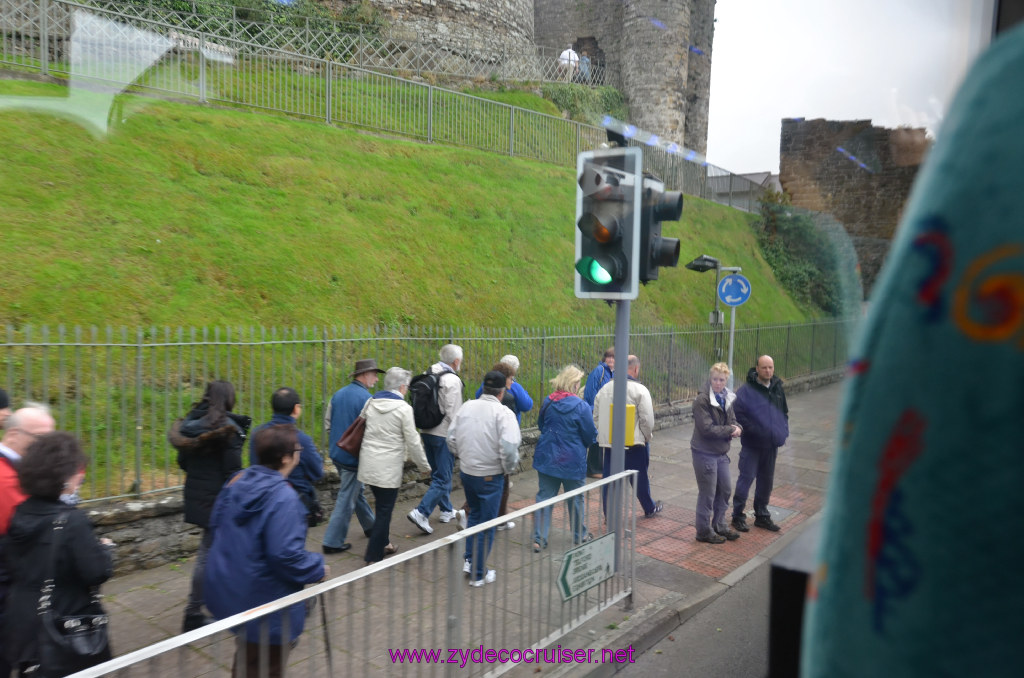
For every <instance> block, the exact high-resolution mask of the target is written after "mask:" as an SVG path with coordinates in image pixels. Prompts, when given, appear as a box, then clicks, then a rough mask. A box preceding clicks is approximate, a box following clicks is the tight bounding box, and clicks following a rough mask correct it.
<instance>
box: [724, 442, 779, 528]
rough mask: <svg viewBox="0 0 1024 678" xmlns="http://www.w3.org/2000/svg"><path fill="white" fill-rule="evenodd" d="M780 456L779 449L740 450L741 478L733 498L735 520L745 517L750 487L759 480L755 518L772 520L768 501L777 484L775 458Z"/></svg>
mask: <svg viewBox="0 0 1024 678" xmlns="http://www.w3.org/2000/svg"><path fill="white" fill-rule="evenodd" d="M778 455H779V448H777V447H770V448H768V449H766V450H758V449H754V448H752V447H741V448H740V463H739V464H737V466H738V467H739V477H738V478H737V479H736V494H734V495H733V497H732V515H733V517H734V518H736V517H738V516H742V515H743V510H744V509H745V508H746V506H747V494H748V493H749V492H750V485H751V483H753V482H754V480H755V478H756V479H757V487H756V488H755V489H754V517H756V518H771V515H772V514H771V512H770V511H769V510H768V500H769V499H770V498H771V496H772V486H773V485H774V484H775V458H776V457H778Z"/></svg>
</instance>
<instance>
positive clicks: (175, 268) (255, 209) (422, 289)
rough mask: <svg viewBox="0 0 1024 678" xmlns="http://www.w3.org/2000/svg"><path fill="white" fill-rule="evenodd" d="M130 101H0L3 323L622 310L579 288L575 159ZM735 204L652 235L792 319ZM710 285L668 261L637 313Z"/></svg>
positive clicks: (578, 318) (688, 297)
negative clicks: (110, 107) (90, 119)
mask: <svg viewBox="0 0 1024 678" xmlns="http://www.w3.org/2000/svg"><path fill="white" fill-rule="evenodd" d="M44 93H49V94H54V95H60V94H62V90H61V89H60V88H58V87H55V86H48V85H39V84H34V83H24V82H16V81H0V94H32V95H40V94H44ZM516 103H517V105H522V104H521V103H520V102H518V101H517V102H516ZM535 108H536V107H535ZM124 109H125V111H127V113H126V114H125V116H124V117H125V118H126V121H125V122H124V123H122V124H119V125H117V126H116V127H115V128H114V129H112V131H111V132H110V134H108V135H107V136H106V137H105V138H102V139H97V138H95V137H92V136H90V135H89V134H88V133H87V132H86V131H85V130H84V129H83V128H81V127H79V126H77V125H75V124H73V123H71V122H67V121H64V120H60V119H57V118H54V117H52V116H48V115H38V114H29V113H23V112H16V111H14V112H12V111H6V112H0V148H2V149H3V151H2V153H3V156H4V157H3V162H2V163H0V205H2V209H0V232H2V233H3V240H2V242H3V243H4V247H3V249H4V252H5V254H4V263H5V266H4V268H5V274H4V278H5V280H4V285H3V286H2V287H0V322H9V323H16V324H24V323H57V322H63V323H65V324H92V323H96V324H108V323H109V324H115V325H116V324H128V325H139V324H141V325H150V324H154V325H164V324H168V325H179V324H185V325H215V324H217V325H250V324H256V325H320V324H372V323H385V324H393V323H415V324H456V325H479V326H534V325H568V324H572V325H591V324H595V323H602V324H604V323H608V322H611V321H613V320H614V314H613V311H612V310H611V309H610V308H609V307H608V306H607V305H605V304H603V303H600V302H594V301H583V300H578V299H576V298H574V296H573V292H572V275H571V272H572V259H573V240H572V238H573V222H574V204H575V202H574V184H573V172H572V170H571V169H568V168H561V167H556V166H553V165H546V164H540V163H534V162H528V161H524V160H519V159H512V158H508V157H503V156H500V155H496V154H490V153H482V152H476V151H470V150H465V149H455V148H446V147H441V146H429V145H423V144H418V143H412V142H406V141H400V140H392V139H384V138H379V137H375V136H370V135H365V134H360V133H358V132H354V131H350V130H344V129H335V128H332V127H328V126H326V125H323V124H316V123H307V122H297V121H293V120H286V119H283V118H280V117H274V116H265V115H257V114H250V113H245V112H239V111H228V110H215V109H209V108H204V107H200V106H196V105H188V104H175V103H166V102H160V101H155V100H151V99H141V98H134V97H126V98H125V102H124ZM749 219H750V217H749V216H748V215H745V214H743V213H741V212H738V211H734V210H730V209H727V208H724V207H720V206H717V205H713V204H710V203H707V202H704V201H701V200H698V199H693V198H688V199H687V202H686V205H685V208H684V213H683V219H682V221H681V222H680V223H679V224H666V227H665V232H666V235H673V236H678V237H679V238H680V239H681V240H682V256H681V261H682V262H685V261H688V260H689V258H691V257H693V256H696V255H698V254H700V253H702V252H706V253H708V254H712V255H715V256H718V257H720V258H721V259H722V260H723V262H724V263H726V264H729V265H740V266H743V268H744V274H745V275H747V276H748V277H749V278H750V279H751V281H752V284H753V285H754V297H753V299H752V301H751V302H750V303H748V304H747V305H746V306H744V307H743V308H742V310H741V312H740V313H739V319H740V322H741V323H742V324H750V323H756V322H770V321H787V320H788V321H799V320H803V319H805V317H806V314H805V312H804V311H802V310H801V309H799V308H798V307H797V306H796V305H795V304H794V303H793V302H792V301H791V300H790V299H789V298H788V297H786V296H784V295H783V294H782V293H781V292H779V291H778V288H777V286H776V285H775V282H774V279H773V277H772V274H771V272H770V271H769V269H768V267H767V265H766V264H765V263H764V261H763V260H762V259H761V256H760V254H759V252H758V248H757V245H756V242H755V239H754V237H753V234H752V232H751V231H750V229H749V228H748V225H747V224H748V221H749ZM712 283H713V279H712V278H711V277H710V274H707V275H704V276H698V275H696V274H694V273H692V272H689V271H686V270H685V269H683V268H681V267H680V268H679V269H676V270H672V269H668V270H665V269H663V270H662V276H661V280H659V281H658V282H657V283H654V284H652V285H651V286H649V287H648V288H647V289H646V290H644V291H643V292H642V293H641V297H640V299H639V300H638V302H636V303H635V304H634V307H633V321H634V323H635V324H638V325H639V324H654V323H671V324H689V323H695V322H700V323H703V322H706V319H707V312H708V311H709V310H710V307H711V303H712V293H713V290H712V287H713V285H712ZM769 291H770V293H769Z"/></svg>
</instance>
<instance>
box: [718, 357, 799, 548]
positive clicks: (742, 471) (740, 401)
mask: <svg viewBox="0 0 1024 678" xmlns="http://www.w3.org/2000/svg"><path fill="white" fill-rule="evenodd" d="M732 409H733V412H734V413H735V414H736V423H738V424H739V425H740V426H742V427H743V433H742V435H741V436H740V463H739V464H738V466H739V478H737V479H736V490H735V493H734V494H733V500H732V526H733V527H734V528H735V529H737V530H739V531H740V532H747V531H749V528H748V527H747V518H746V515H745V513H744V509H745V508H746V505H747V493H748V492H749V491H750V485H751V483H753V482H754V480H755V478H756V480H757V487H756V489H755V491H754V527H760V528H762V529H765V530H769V531H770V532H778V531H779V526H778V525H776V524H775V522H774V521H773V520H772V514H771V513H770V512H769V511H768V500H769V499H770V498H771V495H772V486H773V484H774V483H775V459H776V457H778V454H779V448H780V447H781V446H782V445H784V444H785V442H786V438H788V437H789V405H787V404H786V392H785V391H784V390H783V389H782V380H781V379H779V378H778V377H776V376H775V361H773V360H772V357H771V356H770V355H763V356H760V357H759V358H758V359H757V367H751V368H750V371H749V372H748V373H747V383H745V384H744V385H743V386H741V387H740V388H739V390H738V391H736V402H735V403H734V404H733V406H732Z"/></svg>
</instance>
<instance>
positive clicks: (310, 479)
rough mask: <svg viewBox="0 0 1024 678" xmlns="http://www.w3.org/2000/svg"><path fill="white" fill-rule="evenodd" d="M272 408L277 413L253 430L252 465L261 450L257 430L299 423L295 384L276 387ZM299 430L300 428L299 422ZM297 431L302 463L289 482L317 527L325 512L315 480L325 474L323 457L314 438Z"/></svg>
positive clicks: (299, 400) (250, 440) (298, 403)
mask: <svg viewBox="0 0 1024 678" xmlns="http://www.w3.org/2000/svg"><path fill="white" fill-rule="evenodd" d="M270 408H271V410H273V412H274V416H272V417H271V418H270V421H268V422H267V423H265V424H263V425H262V426H260V427H259V428H257V429H256V430H255V431H253V432H252V436H251V437H250V438H249V466H256V465H257V464H259V463H260V457H259V451H258V450H257V449H256V444H257V443H256V432H257V431H260V430H262V429H264V428H266V427H268V426H276V425H278V424H291V425H292V426H296V424H295V421H296V420H297V419H298V418H299V417H301V416H302V398H300V397H299V394H298V392H297V391H296V390H295V389H294V388H289V387H287V386H283V387H281V388H279V389H277V390H276V391H274V395H273V396H271V398H270ZM296 430H297V431H298V427H297V426H296ZM298 434H299V446H301V447H302V454H301V455H300V456H299V465H298V466H296V467H295V470H294V471H292V472H291V474H290V475H289V476H288V482H289V483H290V484H291V486H292V487H294V488H295V491H296V492H298V494H299V499H300V500H301V501H302V505H303V506H304V507H305V508H306V520H307V522H308V523H309V525H310V527H315V526H316V525H319V524H320V521H321V520H323V513H322V511H321V509H320V499H319V498H318V497H317V495H316V488H315V487H313V483H315V482H317V481H318V480H320V479H321V478H323V477H324V460H323V458H322V457H321V456H320V453H319V452H317V449H316V444H315V443H314V442H313V439H312V438H311V437H310V436H308V435H307V434H305V433H303V432H302V431H298Z"/></svg>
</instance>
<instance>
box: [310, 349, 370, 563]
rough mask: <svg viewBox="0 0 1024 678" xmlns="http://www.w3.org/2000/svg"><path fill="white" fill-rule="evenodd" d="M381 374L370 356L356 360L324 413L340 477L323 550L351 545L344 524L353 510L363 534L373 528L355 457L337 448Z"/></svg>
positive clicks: (331, 551)
mask: <svg viewBox="0 0 1024 678" xmlns="http://www.w3.org/2000/svg"><path fill="white" fill-rule="evenodd" d="M383 373H384V370H382V369H380V368H378V367H377V361H376V360H374V359H373V358H367V359H365V360H357V361H356V368H355V369H354V370H352V374H351V375H350V376H351V378H352V383H351V384H349V385H348V386H345V387H344V388H340V389H338V390H337V391H336V392H335V393H334V395H333V396H332V397H331V403H330V405H329V406H328V407H327V411H326V412H325V413H324V428H325V429H327V438H328V443H327V450H328V454H330V455H331V461H333V462H334V465H335V466H337V467H338V475H339V476H340V477H341V486H340V487H339V488H338V498H337V500H336V501H335V503H334V511H332V512H331V519H330V520H329V521H327V530H326V531H325V532H324V553H341V552H342V551H347V550H349V549H350V548H352V544H350V543H348V542H347V541H345V539H346V538H347V537H348V524H349V522H351V520H352V512H353V511H355V513H356V518H357V519H359V524H360V525H361V526H362V528H363V534H365V535H367V536H369V535H370V529H371V528H372V527H373V519H374V516H373V509H371V508H370V502H368V501H367V500H366V495H365V494H364V493H363V484H362V483H361V482H359V479H358V478H357V477H356V476H357V475H358V473H359V460H358V459H356V458H355V457H353V456H352V455H351V454H349V453H348V452H346V451H345V450H343V449H341V448H340V447H338V441H339V440H340V439H341V436H342V434H343V433H345V430H346V429H347V428H348V427H349V426H351V425H352V422H353V421H355V420H356V417H358V416H359V413H360V412H362V411H363V405H365V404H366V401H367V400H369V399H370V389H371V388H373V387H374V386H376V385H377V379H378V378H379V377H378V375H380V374H383Z"/></svg>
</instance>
